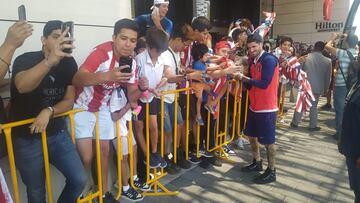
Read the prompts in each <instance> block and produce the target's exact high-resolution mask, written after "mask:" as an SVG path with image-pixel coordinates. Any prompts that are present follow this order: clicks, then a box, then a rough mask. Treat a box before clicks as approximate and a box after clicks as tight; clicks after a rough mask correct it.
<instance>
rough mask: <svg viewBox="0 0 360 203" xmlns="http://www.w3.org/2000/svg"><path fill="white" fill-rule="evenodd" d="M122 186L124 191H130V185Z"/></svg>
mask: <svg viewBox="0 0 360 203" xmlns="http://www.w3.org/2000/svg"><path fill="white" fill-rule="evenodd" d="M122 188H123V191H124V192H126V191H128V189H129V188H130V186H129V185H127V186H123V187H122Z"/></svg>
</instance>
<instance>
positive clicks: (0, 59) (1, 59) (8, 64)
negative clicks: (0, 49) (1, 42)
mask: <svg viewBox="0 0 360 203" xmlns="http://www.w3.org/2000/svg"><path fill="white" fill-rule="evenodd" d="M0 61H2V62H3V63H5V64H6V65H7V67H8V68H10V63H8V62H6V61H5V60H4V59H3V58H1V57H0Z"/></svg>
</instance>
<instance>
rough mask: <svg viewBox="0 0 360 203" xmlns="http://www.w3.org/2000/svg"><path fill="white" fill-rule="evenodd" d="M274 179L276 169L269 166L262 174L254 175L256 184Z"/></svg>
mask: <svg viewBox="0 0 360 203" xmlns="http://www.w3.org/2000/svg"><path fill="white" fill-rule="evenodd" d="M275 181H276V169H274V170H271V169H270V168H269V167H268V168H267V169H266V170H265V172H264V173H263V174H260V175H258V176H257V177H255V179H254V182H255V183H256V184H267V183H272V182H275Z"/></svg>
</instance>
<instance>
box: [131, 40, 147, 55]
mask: <svg viewBox="0 0 360 203" xmlns="http://www.w3.org/2000/svg"><path fill="white" fill-rule="evenodd" d="M143 48H146V42H145V38H144V37H140V38H139V39H138V40H137V42H136V47H135V49H134V51H135V52H136V54H139V50H140V49H143Z"/></svg>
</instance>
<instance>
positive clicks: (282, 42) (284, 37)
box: [280, 36, 293, 45]
mask: <svg viewBox="0 0 360 203" xmlns="http://www.w3.org/2000/svg"><path fill="white" fill-rule="evenodd" d="M285 42H290V43H291V44H292V43H293V40H292V38H291V37H288V36H282V37H280V45H282V44H284V43H285Z"/></svg>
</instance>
